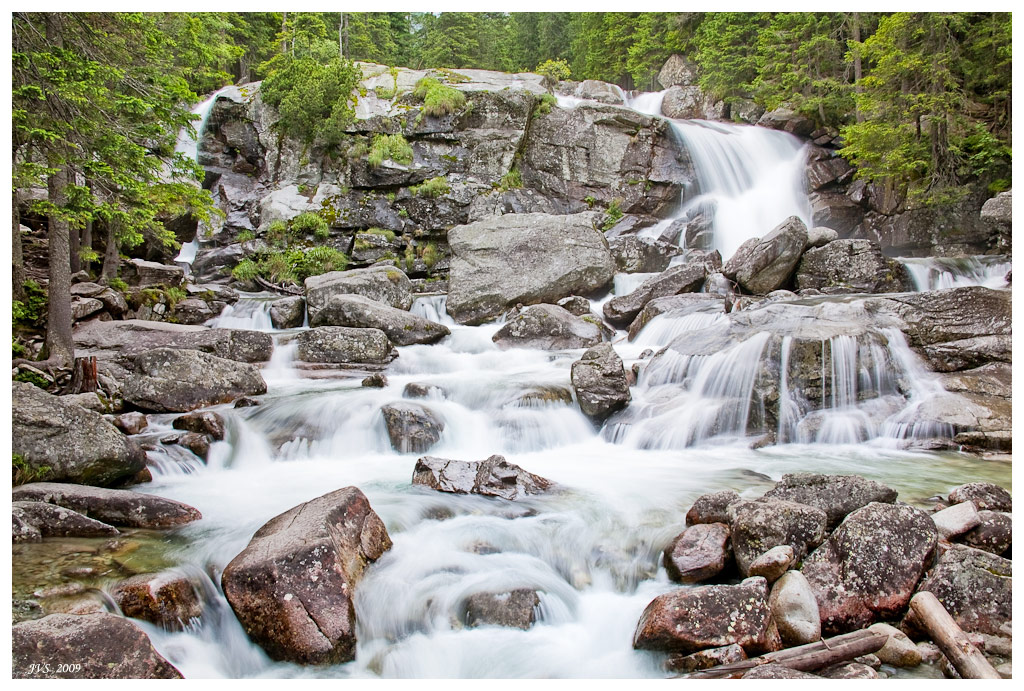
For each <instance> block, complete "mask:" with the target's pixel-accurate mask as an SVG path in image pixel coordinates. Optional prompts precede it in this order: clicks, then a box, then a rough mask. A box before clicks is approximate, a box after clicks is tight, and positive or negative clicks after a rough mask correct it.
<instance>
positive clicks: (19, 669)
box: [11, 614, 182, 679]
mask: <svg viewBox="0 0 1024 691" xmlns="http://www.w3.org/2000/svg"><path fill="white" fill-rule="evenodd" d="M11 636H12V663H11V664H12V673H13V676H14V677H15V678H21V679H26V678H27V679H41V678H44V679H181V678H182V677H181V673H180V672H178V670H177V669H175V668H174V666H173V665H171V663H169V662H168V661H167V660H165V659H164V658H163V657H161V656H160V654H159V653H157V652H156V650H154V649H153V645H152V643H150V641H149V638H148V637H147V636H146V634H144V633H143V632H142V631H141V630H140V629H139V628H138V627H137V626H135V625H134V624H132V623H131V622H130V621H128V620H127V619H125V618H123V617H119V616H116V615H113V614H86V615H78V616H76V615H69V614H51V615H49V616H47V617H43V618H42V619H36V620H34V621H26V622H22V623H20V624H15V625H14V627H13V628H12V629H11ZM58 661H60V662H58ZM65 661H66V662H65ZM36 670H40V671H36Z"/></svg>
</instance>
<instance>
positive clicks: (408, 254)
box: [405, 245, 416, 271]
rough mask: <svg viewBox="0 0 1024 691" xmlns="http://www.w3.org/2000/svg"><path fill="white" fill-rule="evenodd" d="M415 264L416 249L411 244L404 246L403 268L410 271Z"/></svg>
mask: <svg viewBox="0 0 1024 691" xmlns="http://www.w3.org/2000/svg"><path fill="white" fill-rule="evenodd" d="M415 266H416V249H415V248H414V247H413V246H412V245H407V246H406V248H405V270H406V271H412V270H413V268H414V267H415Z"/></svg>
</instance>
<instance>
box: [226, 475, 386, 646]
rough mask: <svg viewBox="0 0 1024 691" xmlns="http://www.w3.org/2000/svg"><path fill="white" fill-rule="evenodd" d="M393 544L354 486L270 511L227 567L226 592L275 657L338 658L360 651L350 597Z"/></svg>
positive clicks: (248, 627)
mask: <svg viewBox="0 0 1024 691" xmlns="http://www.w3.org/2000/svg"><path fill="white" fill-rule="evenodd" d="M390 548H391V538H390V537H389V536H388V533H387V530H386V529H385V527H384V523H383V522H382V521H381V520H380V517H379V516H377V514H376V513H374V511H373V509H372V508H371V507H370V502H369V501H368V500H367V499H366V497H365V496H364V495H363V493H362V492H360V491H359V489H357V488H355V487H345V488H344V489H339V490H336V491H334V492H331V493H329V494H325V495H323V496H322V497H318V498H316V499H313V500H312V501H308V502H306V503H305V504H300V505H299V506H296V507H295V508H293V509H289V510H288V511H286V512H284V513H283V514H281V515H279V516H277V517H275V518H272V519H271V520H270V521H268V522H267V523H266V524H265V525H264V526H263V527H262V528H260V529H259V530H257V531H256V534H255V535H253V537H252V540H251V541H250V542H249V545H248V546H247V547H246V548H245V549H244V550H242V552H241V553H240V554H239V555H238V556H236V557H235V558H234V559H232V560H231V562H230V563H229V564H228V565H227V566H226V567H225V568H224V575H223V576H222V577H221V584H222V585H223V588H224V596H225V597H226V598H227V600H228V603H229V604H230V605H231V608H232V609H233V610H234V611H235V615H236V616H237V617H238V621H239V622H240V623H241V625H242V628H243V629H245V632H246V633H247V634H249V637H250V638H252V639H253V640H254V641H255V642H256V643H257V644H259V645H260V647H262V648H263V649H264V650H265V651H266V652H267V654H268V655H270V657H272V658H273V659H275V660H287V661H291V662H298V663H302V664H340V663H342V662H348V661H350V660H352V659H354V657H355V647H356V611H355V606H354V604H353V597H354V596H355V592H354V591H355V588H356V587H357V585H358V583H359V581H360V579H361V578H362V576H363V572H364V571H365V570H366V567H367V566H368V565H369V564H370V563H372V562H374V561H376V560H377V559H379V558H380V557H381V556H382V555H383V554H384V552H386V551H387V550H388V549H390Z"/></svg>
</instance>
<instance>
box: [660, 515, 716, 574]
mask: <svg viewBox="0 0 1024 691" xmlns="http://www.w3.org/2000/svg"><path fill="white" fill-rule="evenodd" d="M728 558H729V526H727V525H725V524H724V523H701V524H698V525H692V526H690V527H689V528H687V529H686V530H684V531H683V532H682V533H680V534H679V535H677V536H676V537H675V539H673V540H672V542H671V543H670V544H669V546H668V547H666V548H665V552H664V555H663V559H662V561H663V563H664V564H665V570H666V571H668V577H669V578H671V579H672V580H673V581H677V582H679V583H700V582H701V581H706V580H708V579H709V578H713V577H714V576H717V575H718V574H719V573H721V572H722V569H724V568H725V563H726V561H727V560H728Z"/></svg>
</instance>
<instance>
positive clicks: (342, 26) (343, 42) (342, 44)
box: [338, 12, 348, 60]
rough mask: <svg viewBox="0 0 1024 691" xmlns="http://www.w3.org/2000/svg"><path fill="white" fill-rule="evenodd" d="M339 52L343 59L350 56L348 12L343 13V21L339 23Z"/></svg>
mask: <svg viewBox="0 0 1024 691" xmlns="http://www.w3.org/2000/svg"><path fill="white" fill-rule="evenodd" d="M338 52H339V53H340V54H341V59H342V60H344V59H345V58H347V57H348V12H342V13H341V22H340V23H339V24H338Z"/></svg>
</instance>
